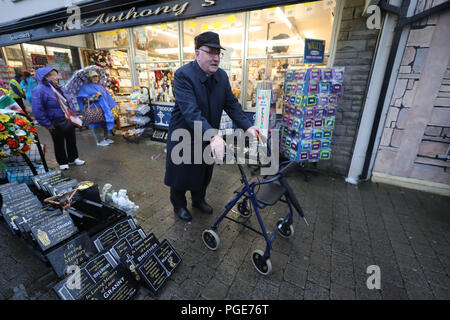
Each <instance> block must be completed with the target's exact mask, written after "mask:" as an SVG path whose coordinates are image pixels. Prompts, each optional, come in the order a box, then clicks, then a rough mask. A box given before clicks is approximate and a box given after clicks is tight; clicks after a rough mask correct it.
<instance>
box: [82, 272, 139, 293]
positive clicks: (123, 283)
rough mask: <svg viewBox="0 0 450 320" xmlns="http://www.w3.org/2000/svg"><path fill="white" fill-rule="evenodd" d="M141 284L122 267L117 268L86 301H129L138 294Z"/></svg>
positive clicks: (100, 282) (96, 286) (97, 286)
mask: <svg viewBox="0 0 450 320" xmlns="http://www.w3.org/2000/svg"><path fill="white" fill-rule="evenodd" d="M138 289H139V283H138V282H137V281H136V280H135V279H134V278H133V277H132V275H131V273H130V272H128V271H127V270H126V269H125V268H124V267H123V266H122V265H118V266H116V267H115V268H114V269H113V270H112V271H110V272H109V273H108V274H107V275H106V276H105V277H104V278H103V279H101V280H100V281H99V282H98V283H97V284H96V285H95V288H94V289H93V290H91V291H90V292H89V293H88V294H87V295H86V296H85V299H86V300H129V299H131V298H133V296H134V295H135V294H136V293H137V290H138Z"/></svg>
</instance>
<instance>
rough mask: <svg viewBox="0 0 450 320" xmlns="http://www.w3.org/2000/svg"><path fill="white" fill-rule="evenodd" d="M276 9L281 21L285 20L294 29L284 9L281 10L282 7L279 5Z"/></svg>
mask: <svg viewBox="0 0 450 320" xmlns="http://www.w3.org/2000/svg"><path fill="white" fill-rule="evenodd" d="M275 11H276V13H277V15H278V17H279V18H280V19H281V21H283V22H284V23H285V24H286V25H287V26H288V28H289V29H292V23H291V22H290V21H289V19H288V18H287V17H286V15H285V14H284V12H283V10H281V9H280V7H277V8H276V10H275Z"/></svg>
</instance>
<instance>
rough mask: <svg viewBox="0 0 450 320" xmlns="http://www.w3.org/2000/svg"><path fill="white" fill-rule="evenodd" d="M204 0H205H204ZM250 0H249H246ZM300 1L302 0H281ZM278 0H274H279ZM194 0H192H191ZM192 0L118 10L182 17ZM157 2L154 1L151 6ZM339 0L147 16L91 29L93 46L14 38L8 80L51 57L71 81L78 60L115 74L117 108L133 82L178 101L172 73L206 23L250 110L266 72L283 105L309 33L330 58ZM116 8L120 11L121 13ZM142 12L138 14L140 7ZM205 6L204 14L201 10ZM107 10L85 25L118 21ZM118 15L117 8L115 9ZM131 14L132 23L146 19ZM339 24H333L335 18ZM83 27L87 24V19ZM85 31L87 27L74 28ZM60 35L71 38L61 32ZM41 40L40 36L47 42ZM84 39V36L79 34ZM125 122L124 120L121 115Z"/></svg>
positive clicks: (213, 4)
mask: <svg viewBox="0 0 450 320" xmlns="http://www.w3.org/2000/svg"><path fill="white" fill-rule="evenodd" d="M197 2H199V1H196V3H195V4H196V5H198V6H200V8H201V9H204V10H206V9H214V8H215V9H216V10H213V12H214V11H219V12H220V11H227V9H226V8H222V7H224V4H223V2H222V1H205V2H203V3H197ZM200 2H201V1H200ZM249 2H252V1H249ZM283 2H298V1H283ZM278 3H279V2H277V3H276V4H278ZM193 4H194V3H192V5H193ZM274 4H275V3H274V1H254V3H253V4H248V5H249V7H252V6H253V7H258V6H265V7H268V6H270V5H274ZM190 6H191V3H188V2H184V3H180V4H179V5H178V6H177V5H172V6H158V7H156V8H154V9H142V10H140V9H138V8H135V7H132V8H131V9H129V10H123V11H121V13H120V14H121V15H122V16H124V14H125V13H126V14H127V16H131V17H133V18H134V17H139V19H141V18H142V17H145V16H146V15H147V13H151V12H152V11H151V10H153V12H154V15H153V16H149V17H148V18H150V17H154V18H155V19H153V20H161V18H162V14H159V15H157V11H158V10H159V11H161V12H164V13H165V12H170V11H172V13H173V16H174V17H170V18H172V19H173V18H178V17H180V18H183V16H186V15H196V14H189V13H188V11H189V8H190ZM153 7H155V6H153ZM335 9H336V7H335V2H334V1H330V0H328V1H317V2H308V3H294V4H288V5H281V3H280V6H278V7H269V8H266V9H257V10H248V11H243V10H242V8H240V9H239V10H235V11H231V12H227V13H223V14H213V15H206V16H204V17H199V18H193V19H185V20H179V21H174V22H170V21H164V22H163V23H156V24H152V23H150V24H144V25H139V26H135V27H129V28H118V29H110V30H106V31H101V32H88V33H87V34H88V35H93V40H94V41H93V47H91V48H85V47H79V48H76V49H75V47H71V48H70V47H66V48H60V50H59V51H56V50H57V48H54V47H50V46H47V45H38V44H34V43H35V42H34V41H33V42H32V43H30V42H25V43H22V44H15V45H11V46H6V47H4V48H3V55H4V56H5V59H4V60H5V62H6V65H7V66H8V67H9V68H8V67H5V69H8V70H7V71H8V75H7V74H6V73H5V76H4V81H5V82H6V81H7V80H8V76H12V73H13V72H12V70H13V68H14V67H21V68H23V69H27V70H34V69H37V68H38V67H40V66H43V65H47V66H50V65H54V66H55V67H57V69H58V70H61V71H63V72H62V74H61V79H62V80H63V83H64V81H67V80H68V79H69V78H70V76H71V74H72V73H73V72H74V71H75V70H76V67H85V66H87V65H91V64H98V65H101V66H104V67H105V68H107V69H108V71H109V74H110V76H111V78H113V79H116V80H117V82H118V85H119V89H118V90H115V91H114V94H115V99H116V101H117V102H118V104H119V107H120V113H121V114H122V115H123V116H125V115H127V112H126V108H127V107H128V103H129V94H130V93H131V92H132V91H133V89H134V88H136V87H140V88H141V90H142V88H143V87H145V88H148V89H149V93H150V97H151V100H152V101H153V102H169V103H170V102H173V101H174V96H173V92H172V88H173V74H174V72H175V70H176V69H177V68H178V67H180V66H181V65H183V64H186V63H188V62H190V61H192V60H193V58H194V37H195V36H196V35H197V34H199V33H201V32H204V31H207V30H210V31H214V32H217V33H218V34H219V35H220V37H221V43H222V46H224V47H225V48H226V51H225V53H226V56H225V57H224V59H222V65H221V67H222V68H223V69H225V70H226V71H227V72H228V74H229V77H230V83H231V85H232V90H233V92H234V93H235V95H236V97H237V98H238V99H239V101H240V102H241V104H242V106H243V108H244V110H245V111H247V112H252V113H254V112H255V111H256V105H255V101H256V86H257V82H259V81H262V80H268V81H271V82H272V83H273V87H272V88H273V90H274V91H276V92H277V93H279V94H277V96H278V100H277V103H276V111H277V113H278V114H281V112H282V96H283V95H282V92H283V85H284V75H285V71H286V70H287V69H288V68H289V67H292V66H299V65H304V64H303V55H304V48H305V39H309V38H310V39H320V40H324V41H325V61H324V63H323V65H326V64H327V61H328V58H329V54H330V49H331V47H332V45H333V44H334V43H335V42H336V41H335V36H333V25H334V24H335V22H334V20H335V19H334V17H335ZM120 14H119V16H120ZM138 14H139V15H138ZM203 14H204V13H203V12H202V14H199V15H203ZM108 17H114V15H108V16H106V14H104V13H102V14H100V15H97V16H96V17H95V18H91V19H90V20H89V19H86V20H85V22H86V24H92V26H91V28H84V29H86V31H89V29H92V28H94V29H95V28H96V27H97V28H98V27H99V25H100V26H101V27H102V29H105V28H106V27H107V25H110V27H114V26H115V25H116V24H117V23H114V22H113V21H114V20H115V19H114V18H111V19H110V20H109V18H108ZM115 17H117V15H116V16H115ZM139 19H134V20H133V22H134V24H141V23H142V19H141V21H140V20H139ZM64 29H65V27H64V24H62V23H61V22H58V23H56V24H54V25H53V27H52V29H51V32H52V33H51V34H49V35H51V36H55V35H58V34H63V33H67V32H68V30H64ZM335 29H336V26H335ZM82 30H83V27H82ZM77 37H83V35H80V36H77ZM66 38H69V37H63V38H57V39H56V41H60V42H63V43H67V42H68V41H65V40H64V39H66ZM42 41H44V42H53V41H55V39H43V40H42ZM42 41H41V42H42ZM78 42H79V43H80V42H82V41H78ZM54 52H56V53H57V54H56V57H57V62H60V60H61V59H60V57H61V55H62V54H64V55H65V56H64V58H65V61H66V62H68V63H67V64H64V65H58V64H55V58H54V56H55V55H54V54H53V53H54ZM73 55H75V56H76V60H77V61H80V63H79V65H78V64H74V63H73V57H72V56H73ZM94 55H97V57H98V55H100V56H104V57H105V58H106V60H107V63H103V64H99V63H98V62H99V61H98V60H99V59H95V58H94ZM123 122H124V121H123Z"/></svg>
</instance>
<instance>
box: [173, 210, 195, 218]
mask: <svg viewBox="0 0 450 320" xmlns="http://www.w3.org/2000/svg"><path fill="white" fill-rule="evenodd" d="M173 211H174V212H175V214H176V215H177V216H178V217H179V218H180V219H181V220H184V221H191V220H192V216H191V213H190V212H189V211H188V209H186V208H173Z"/></svg>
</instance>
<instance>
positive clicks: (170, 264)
mask: <svg viewBox="0 0 450 320" xmlns="http://www.w3.org/2000/svg"><path fill="white" fill-rule="evenodd" d="M180 263H181V257H180V256H179V255H178V253H177V252H176V251H175V249H174V248H173V247H172V246H171V245H170V243H169V242H168V241H167V240H163V242H162V243H161V244H160V245H159V246H158V247H157V248H156V249H155V250H154V251H153V253H152V254H151V255H149V256H147V257H146V258H145V259H144V260H143V261H142V262H141V263H139V265H138V266H137V268H136V271H137V273H138V274H139V276H140V277H141V279H142V280H143V281H144V282H145V284H146V285H147V286H148V288H149V289H151V290H152V291H153V293H155V294H156V293H157V292H158V290H159V289H160V288H161V286H162V285H163V284H164V282H165V281H166V280H167V278H169V277H170V276H171V275H172V273H173V271H174V270H175V268H176V267H177V266H178V265H179V264H180Z"/></svg>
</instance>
